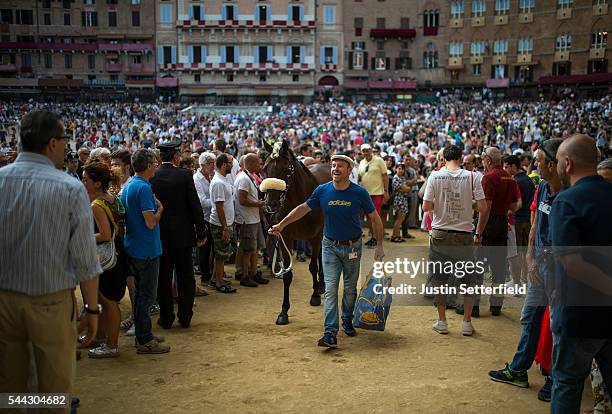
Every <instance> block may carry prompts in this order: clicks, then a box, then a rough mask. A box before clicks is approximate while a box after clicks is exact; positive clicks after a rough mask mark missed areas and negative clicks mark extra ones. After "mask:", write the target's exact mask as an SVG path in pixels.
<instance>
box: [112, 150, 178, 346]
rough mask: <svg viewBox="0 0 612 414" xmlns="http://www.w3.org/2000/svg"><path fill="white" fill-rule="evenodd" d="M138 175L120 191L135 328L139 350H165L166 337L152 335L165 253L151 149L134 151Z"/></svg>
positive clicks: (133, 157) (153, 154) (134, 166)
mask: <svg viewBox="0 0 612 414" xmlns="http://www.w3.org/2000/svg"><path fill="white" fill-rule="evenodd" d="M132 167H133V168H134V171H135V172H136V175H135V176H134V177H133V178H132V179H131V180H130V182H129V183H128V184H127V185H126V186H125V187H124V189H123V191H122V192H121V202H122V203H123V205H124V206H125V214H126V215H125V227H126V232H125V241H124V245H125V251H126V253H127V256H128V260H129V263H130V268H131V270H132V274H133V275H134V278H135V280H136V289H135V291H134V328H135V331H136V344H137V353H139V354H163V353H166V352H168V351H170V347H169V346H167V345H164V344H162V343H161V342H163V338H162V337H157V336H153V333H152V332H151V316H150V314H149V309H151V306H153V304H154V303H155V298H156V297H157V281H158V278H159V257H160V256H161V254H162V246H161V239H160V234H159V221H160V220H161V216H162V213H163V211H164V207H163V206H162V205H161V203H160V202H159V200H158V199H157V198H155V196H154V195H153V189H152V188H151V184H149V180H150V179H151V177H153V175H154V174H155V170H156V168H157V159H156V158H155V153H154V152H153V151H152V150H149V149H139V150H137V151H136V152H135V153H134V155H132Z"/></svg>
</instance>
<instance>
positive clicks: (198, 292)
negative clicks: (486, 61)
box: [195, 286, 208, 296]
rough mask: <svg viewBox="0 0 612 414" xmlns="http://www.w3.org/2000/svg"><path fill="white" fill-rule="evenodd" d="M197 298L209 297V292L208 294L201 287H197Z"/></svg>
mask: <svg viewBox="0 0 612 414" xmlns="http://www.w3.org/2000/svg"><path fill="white" fill-rule="evenodd" d="M195 296H208V292H206V291H205V290H204V289H202V288H201V287H199V286H196V290H195Z"/></svg>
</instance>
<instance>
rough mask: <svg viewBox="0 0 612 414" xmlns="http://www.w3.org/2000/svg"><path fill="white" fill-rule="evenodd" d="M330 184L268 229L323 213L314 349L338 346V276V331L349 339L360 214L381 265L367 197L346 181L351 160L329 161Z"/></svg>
mask: <svg viewBox="0 0 612 414" xmlns="http://www.w3.org/2000/svg"><path fill="white" fill-rule="evenodd" d="M331 160H332V166H331V173H332V181H331V182H328V183H326V184H321V185H320V186H318V187H317V188H316V189H315V191H314V192H313V193H312V195H311V196H310V198H309V199H308V200H306V202H305V203H302V204H300V205H299V206H297V207H296V208H295V209H293V211H291V212H290V213H289V214H288V215H287V217H285V218H284V219H283V220H282V221H281V222H280V223H278V224H277V225H275V226H272V228H271V229H270V230H269V233H270V234H271V235H275V236H277V235H279V234H280V233H281V232H282V231H283V229H284V228H285V227H286V226H288V225H289V224H291V223H293V222H295V221H298V220H299V219H301V218H302V217H304V216H305V215H306V214H308V213H309V212H310V211H311V210H314V209H316V208H321V209H322V210H323V219H324V227H323V243H322V248H323V273H324V275H325V297H324V302H323V311H324V315H325V317H324V318H325V321H324V325H325V332H324V334H323V337H322V338H321V339H319V342H318V345H319V346H322V347H328V348H335V347H337V346H338V342H337V340H336V335H337V333H338V328H339V326H338V285H339V283H340V275H341V274H342V275H343V276H344V293H343V295H342V330H343V331H344V333H345V334H346V335H347V336H355V335H356V332H355V328H354V327H353V310H354V308H355V300H356V299H357V280H358V279H359V266H360V262H361V252H362V241H361V232H362V230H361V219H360V212H361V210H363V211H364V212H365V213H366V214H367V215H368V219H369V220H371V222H372V223H374V231H375V235H376V241H377V245H376V251H375V253H374V260H382V258H383V257H384V255H385V254H384V251H383V247H382V240H383V224H382V221H381V219H380V216H379V215H378V212H377V211H376V209H375V207H374V203H373V202H372V199H371V198H370V195H369V194H368V192H367V191H366V190H365V189H363V188H362V187H360V186H358V185H357V184H355V183H352V182H351V181H350V180H349V177H350V174H351V171H352V169H353V167H354V166H355V163H354V161H353V160H352V159H351V158H350V157H348V156H346V155H340V154H336V155H334V156H332V158H331Z"/></svg>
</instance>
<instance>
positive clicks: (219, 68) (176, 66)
mask: <svg viewBox="0 0 612 414" xmlns="http://www.w3.org/2000/svg"><path fill="white" fill-rule="evenodd" d="M158 69H159V70H160V71H213V72H231V71H245V70H246V71H258V70H265V71H272V72H274V71H290V72H296V71H302V72H307V71H312V70H314V69H315V65H314V64H310V63H276V62H274V63H273V62H268V63H244V62H241V63H209V62H207V63H166V64H161V65H158Z"/></svg>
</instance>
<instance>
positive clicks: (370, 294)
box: [353, 273, 393, 331]
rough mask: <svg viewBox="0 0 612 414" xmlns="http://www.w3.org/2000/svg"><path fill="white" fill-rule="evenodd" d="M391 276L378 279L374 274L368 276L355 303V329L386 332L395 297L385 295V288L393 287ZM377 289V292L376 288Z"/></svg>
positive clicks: (388, 294)
mask: <svg viewBox="0 0 612 414" xmlns="http://www.w3.org/2000/svg"><path fill="white" fill-rule="evenodd" d="M391 282H392V279H391V277H390V276H386V275H385V276H383V277H381V278H376V277H373V276H372V273H370V274H369V275H368V280H367V281H366V283H365V285H364V286H363V287H362V288H361V291H360V292H359V296H358V297H357V301H356V302H355V312H354V315H355V316H354V318H353V325H354V326H355V328H361V329H368V330H372V331H384V330H385V324H386V323H387V317H388V316H389V311H390V310H391V301H392V300H393V295H391V294H390V293H386V294H383V293H382V292H383V287H385V286H386V287H389V286H391ZM376 285H379V286H377V287H376V292H379V293H375V291H374V287H375V286H376Z"/></svg>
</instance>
